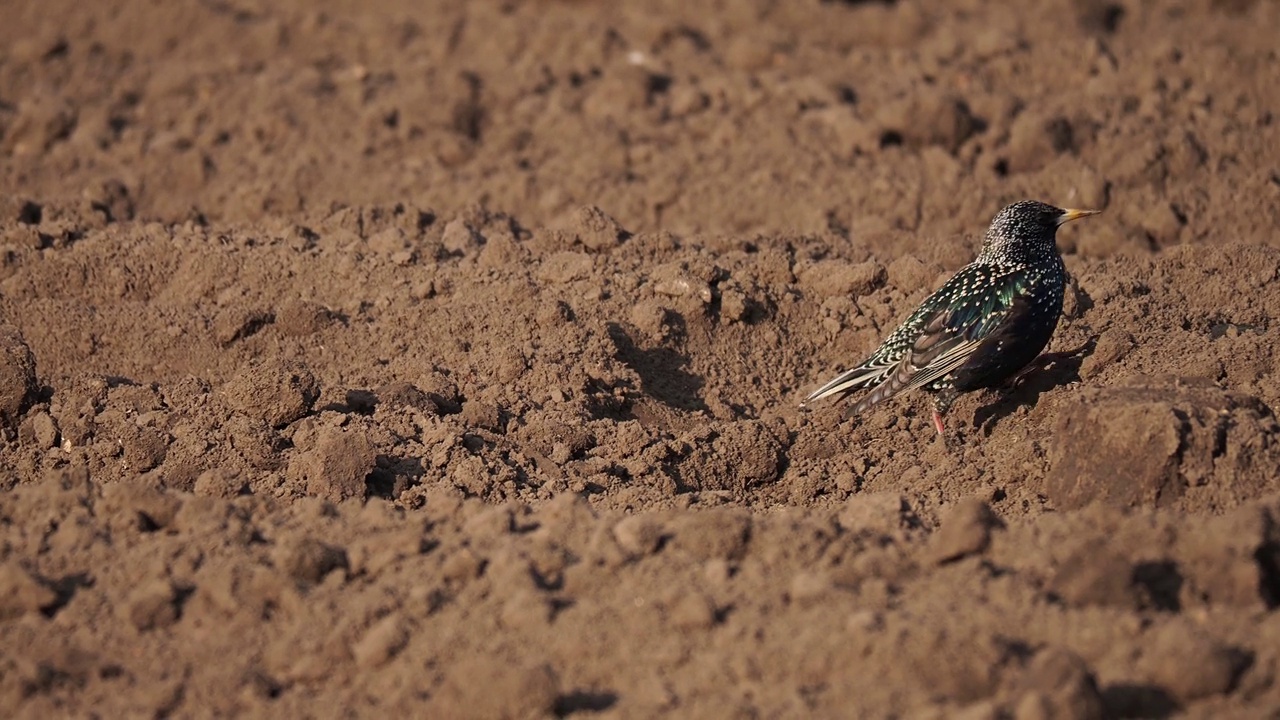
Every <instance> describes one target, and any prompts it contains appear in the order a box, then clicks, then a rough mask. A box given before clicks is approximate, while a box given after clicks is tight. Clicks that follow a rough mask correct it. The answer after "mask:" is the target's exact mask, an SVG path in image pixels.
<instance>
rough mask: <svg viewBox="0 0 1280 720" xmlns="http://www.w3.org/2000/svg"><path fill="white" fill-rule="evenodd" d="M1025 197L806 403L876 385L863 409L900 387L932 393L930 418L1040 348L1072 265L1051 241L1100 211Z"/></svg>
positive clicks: (1006, 374)
mask: <svg viewBox="0 0 1280 720" xmlns="http://www.w3.org/2000/svg"><path fill="white" fill-rule="evenodd" d="M1094 212H1095V211H1089V210H1062V209H1060V208H1056V207H1053V206H1052V205H1046V204H1045V203H1041V202H1035V201H1031V200H1026V201H1023V202H1018V203H1014V204H1013V205H1010V206H1008V207H1006V208H1004V209H1003V210H1001V211H1000V212H999V213H997V214H996V216H995V218H994V219H993V220H992V221H991V226H990V228H988V229H987V234H986V237H985V239H984V241H983V245H982V250H981V251H980V252H979V253H978V257H977V258H976V259H974V261H973V262H971V263H969V264H968V265H966V266H965V267H963V268H961V269H960V271H959V272H957V273H956V274H955V275H954V276H952V277H951V279H950V280H948V281H947V282H946V283H945V284H944V285H943V286H942V287H941V288H939V289H938V290H937V292H935V293H933V294H932V295H930V296H929V297H927V298H925V300H924V302H923V303H921V305H920V307H919V308H918V309H916V311H915V312H913V313H912V314H911V315H910V316H909V317H908V318H907V319H906V320H905V321H904V322H903V323H902V324H901V325H900V326H899V327H898V328H897V329H896V330H894V331H893V332H892V333H891V334H890V335H889V337H887V338H885V341H884V342H883V343H882V344H881V345H880V347H879V348H877V349H876V351H875V352H873V353H872V354H871V356H870V357H868V358H867V359H866V360H864V361H863V362H862V363H860V364H859V365H858V366H857V367H854V368H853V369H851V370H848V371H846V372H844V373H841V374H840V375H839V376H838V377H836V378H835V379H833V380H831V381H830V382H828V383H827V384H825V385H823V386H822V387H820V388H818V389H817V390H816V391H814V392H813V394H811V395H810V396H809V397H808V398H806V399H805V403H809V402H812V401H814V400H818V399H821V398H824V397H829V396H832V395H838V396H840V397H844V396H845V395H848V394H849V393H851V392H853V391H855V390H861V389H866V388H870V389H871V392H869V393H868V394H867V395H865V396H864V397H862V398H861V399H860V400H858V402H857V403H856V404H855V405H854V406H853V407H852V408H851V409H850V411H849V412H850V414H857V413H860V412H862V411H864V410H866V409H867V408H870V407H871V406H873V405H876V404H877V403H880V402H883V401H885V400H888V399H889V398H891V397H893V396H894V395H897V394H898V393H900V392H902V391H904V390H910V389H912V388H924V389H925V391H926V392H929V393H931V394H933V395H934V424H935V426H936V427H937V430H938V433H939V434H941V433H942V430H943V428H942V415H943V414H945V413H946V412H947V409H948V408H949V407H950V406H951V403H952V402H953V401H954V400H955V399H956V397H957V396H959V395H960V394H961V393H965V392H969V391H971V390H977V389H980V388H986V387H992V386H995V385H998V384H1000V383H1001V382H1004V381H1005V380H1007V379H1009V378H1010V377H1012V376H1013V375H1014V374H1016V373H1017V372H1018V371H1019V370H1022V369H1023V368H1024V367H1026V366H1027V365H1028V364H1029V363H1030V362H1031V361H1032V360H1034V359H1035V358H1036V356H1038V355H1039V354H1040V351H1041V350H1043V349H1044V347H1045V346H1046V345H1048V343H1049V339H1050V338H1051V337H1052V336H1053V331H1054V330H1055V329H1056V328H1057V326H1058V318H1059V316H1060V315H1061V314H1062V297H1063V292H1064V290H1065V288H1066V279H1067V274H1066V269H1065V268H1064V267H1063V265H1062V258H1061V256H1060V255H1059V254H1058V249H1057V246H1056V245H1055V244H1054V238H1055V236H1056V234H1057V230H1058V227H1059V226H1061V225H1062V224H1063V223H1065V222H1069V221H1071V220H1075V219H1076V218H1080V217H1085V216H1087V215H1092V214H1094Z"/></svg>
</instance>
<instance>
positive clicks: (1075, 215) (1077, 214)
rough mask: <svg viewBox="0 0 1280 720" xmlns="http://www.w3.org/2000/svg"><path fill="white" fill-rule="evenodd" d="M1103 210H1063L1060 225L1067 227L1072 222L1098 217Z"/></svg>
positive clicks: (1059, 218) (1059, 220) (1059, 219)
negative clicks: (1093, 216)
mask: <svg viewBox="0 0 1280 720" xmlns="http://www.w3.org/2000/svg"><path fill="white" fill-rule="evenodd" d="M1100 212H1102V211H1101V210H1063V211H1062V215H1061V216H1059V217H1058V224H1059V225H1066V224H1067V223H1069V222H1071V221H1072V220H1079V219H1080V218H1082V217H1089V216H1090V215H1097V214H1098V213H1100Z"/></svg>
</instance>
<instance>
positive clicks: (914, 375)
mask: <svg viewBox="0 0 1280 720" xmlns="http://www.w3.org/2000/svg"><path fill="white" fill-rule="evenodd" d="M979 279H980V280H982V281H984V282H988V283H990V285H991V287H992V290H991V291H988V292H984V293H981V294H977V295H974V294H961V295H960V296H958V297H957V298H955V301H954V302H941V303H938V308H937V309H935V310H933V311H931V312H929V313H928V314H926V315H924V316H923V317H921V318H920V319H919V323H918V324H917V327H919V328H920V330H919V333H918V334H917V335H916V337H915V340H914V341H913V342H912V343H911V347H910V349H909V350H908V351H907V352H905V353H903V355H902V357H901V358H900V359H899V360H898V361H897V363H896V364H895V365H894V366H893V367H892V368H891V369H890V370H888V371H886V372H885V373H884V374H883V376H882V377H883V379H882V380H881V381H880V382H879V384H878V385H876V386H875V388H874V389H873V390H872V391H871V392H870V393H869V394H867V396H866V397H864V398H862V399H861V400H859V401H858V403H857V404H856V405H854V406H853V407H852V408H850V409H849V413H848V414H849V415H856V414H858V413H861V412H862V411H864V410H866V409H868V408H870V407H871V406H873V405H876V404H878V403H881V402H883V401H885V400H888V399H889V398H891V397H893V396H894V395H897V394H898V393H900V392H903V391H905V390H911V389H914V388H920V387H925V386H926V385H929V384H930V383H933V382H934V381H936V380H939V379H941V378H943V377H946V376H947V374H949V373H951V372H952V371H954V370H955V369H956V368H959V367H960V366H961V365H963V364H964V363H965V361H966V360H968V359H969V358H970V357H971V356H972V355H973V353H974V352H975V351H976V350H977V349H978V348H979V347H980V346H981V345H982V343H983V342H984V341H985V340H986V339H987V338H988V337H989V336H990V335H991V334H992V333H993V332H995V331H996V330H997V328H999V327H1000V326H1001V324H1002V323H1004V322H1006V321H1007V320H1008V318H1009V317H1010V316H1011V313H1014V314H1016V310H1017V308H1018V307H1020V306H1022V305H1025V302H1026V301H1025V299H1024V296H1025V293H1026V289H1027V287H1028V280H1029V279H1030V275H1029V273H1027V272H1026V271H1024V270H1017V271H1013V272H1009V273H1005V274H1002V275H999V276H996V277H987V278H979ZM970 282H977V280H974V279H970ZM958 287H959V288H960V290H961V291H963V290H965V288H964V284H963V282H961V283H958ZM944 289H945V287H944ZM946 300H951V298H946Z"/></svg>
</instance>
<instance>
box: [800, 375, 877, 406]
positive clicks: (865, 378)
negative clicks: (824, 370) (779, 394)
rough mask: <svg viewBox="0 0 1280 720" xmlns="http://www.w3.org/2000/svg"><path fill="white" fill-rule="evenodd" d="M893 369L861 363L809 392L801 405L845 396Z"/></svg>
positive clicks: (875, 380)
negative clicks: (835, 396)
mask: <svg viewBox="0 0 1280 720" xmlns="http://www.w3.org/2000/svg"><path fill="white" fill-rule="evenodd" d="M891 369H892V367H874V366H872V367H868V366H866V365H860V366H858V367H856V368H853V369H851V370H846V371H844V372H843V373H841V374H840V375H838V376H836V378H835V379H833V380H832V381H831V382H829V383H827V384H826V385H823V386H822V387H820V388H818V389H817V390H814V391H813V392H812V393H810V394H809V397H807V398H805V399H804V402H802V403H800V404H801V406H804V405H808V404H809V403H811V402H813V401H814V400H821V399H822V398H825V397H831V396H832V395H838V396H840V397H844V396H845V395H848V394H849V393H851V392H853V391H854V390H860V389H862V388H864V387H867V386H868V385H873V384H875V383H878V382H880V381H881V379H883V378H884V376H885V374H886V373H887V372H888V371H889V370H891Z"/></svg>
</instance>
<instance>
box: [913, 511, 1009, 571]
mask: <svg viewBox="0 0 1280 720" xmlns="http://www.w3.org/2000/svg"><path fill="white" fill-rule="evenodd" d="M1000 525H1001V523H1000V519H999V518H998V517H996V515H995V513H994V512H992V511H991V507H990V506H989V505H987V504H986V503H985V502H983V501H982V500H980V499H978V498H975V497H969V498H965V499H963V500H961V501H960V502H958V503H956V504H955V506H953V507H952V508H951V510H950V511H949V512H948V513H947V515H946V516H945V517H944V518H943V519H942V529H941V530H939V531H938V532H937V533H936V534H935V535H934V536H933V538H932V541H931V543H930V555H931V556H932V557H933V561H934V562H936V563H939V564H943V563H948V562H953V561H955V560H959V559H961V558H963V557H967V556H969V555H977V554H980V553H982V552H984V551H985V550H986V549H987V545H989V544H990V542H991V530H992V529H993V528H996V527H1000Z"/></svg>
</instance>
